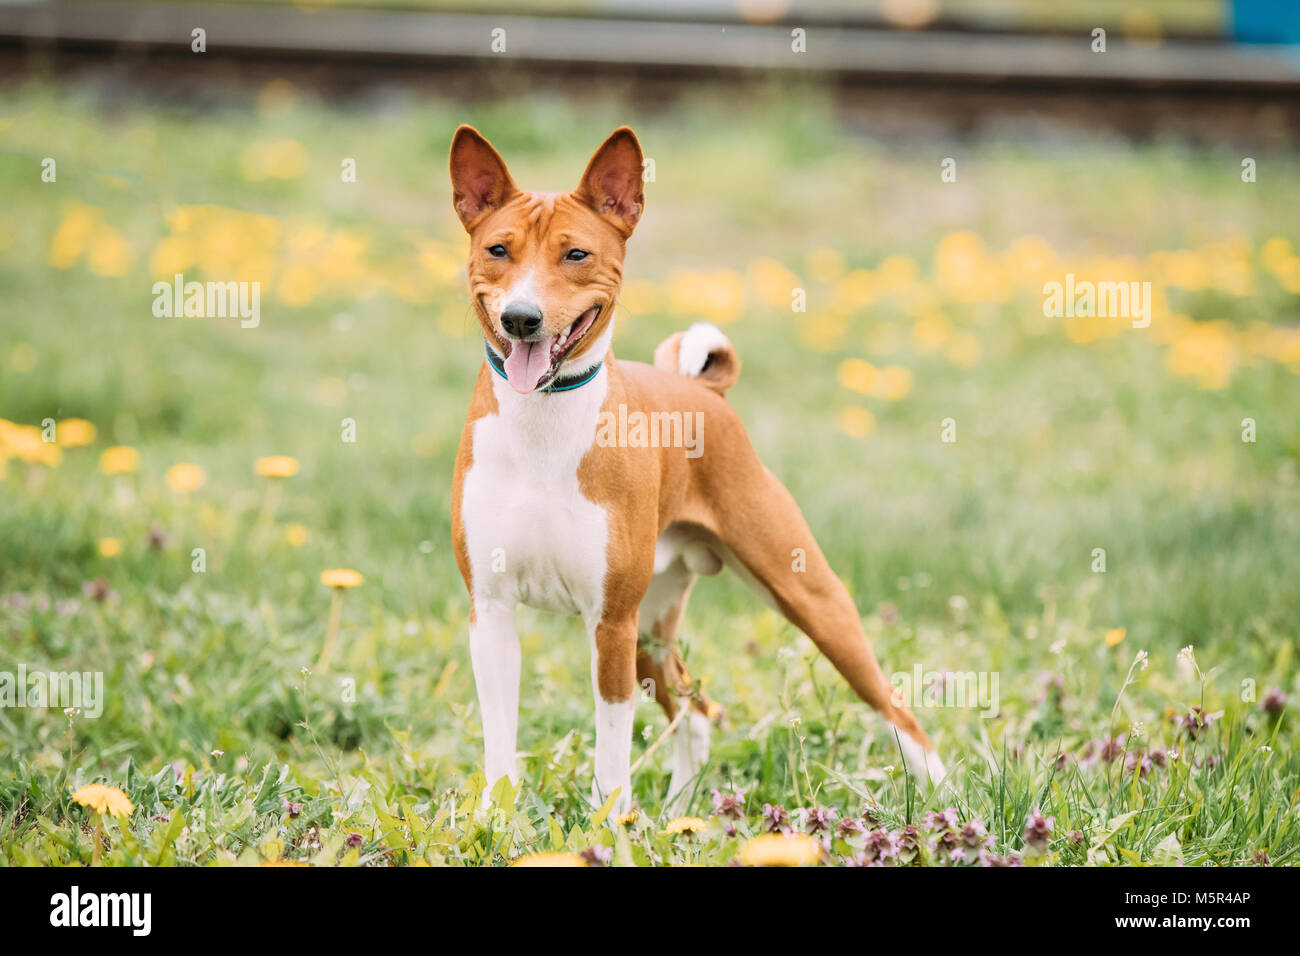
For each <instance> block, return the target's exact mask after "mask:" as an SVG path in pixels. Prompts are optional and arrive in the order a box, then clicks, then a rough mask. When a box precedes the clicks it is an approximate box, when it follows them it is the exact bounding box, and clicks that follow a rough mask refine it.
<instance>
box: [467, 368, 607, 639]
mask: <svg viewBox="0 0 1300 956" xmlns="http://www.w3.org/2000/svg"><path fill="white" fill-rule="evenodd" d="M493 387H494V390H495V393H496V398H497V403H498V413H497V414H495V415H485V416H484V417H482V418H480V419H479V420H478V421H477V422H475V424H474V446H473V464H472V465H471V466H470V469H469V471H468V472H467V473H466V475H465V483H464V492H463V498H462V500H461V517H462V520H463V523H464V527H465V545H466V550H467V552H468V556H469V562H470V569H471V572H472V577H471V580H472V585H473V589H474V598H475V601H476V602H478V601H493V602H501V603H504V604H508V605H514V604H515V603H520V604H527V605H529V606H530V607H536V608H541V609H542V610H548V611H558V612H562V613H567V614H581V615H582V616H583V617H585V618H588V619H589V620H591V621H594V620H596V619H597V618H598V617H599V615H600V612H601V608H602V607H603V604H604V581H605V569H606V559H605V552H606V543H607V540H608V527H609V521H608V516H607V514H606V512H605V509H604V508H602V507H600V506H599V505H596V504H593V503H592V502H591V501H589V500H588V499H587V498H586V497H585V496H584V495H583V494H582V491H581V490H580V488H579V486H578V467H579V465H580V464H581V462H582V458H583V456H584V455H585V454H586V452H587V450H588V449H589V448H590V447H591V445H592V443H593V442H594V441H595V432H596V419H597V414H598V413H599V411H600V406H601V402H602V401H603V400H604V397H605V393H606V390H607V388H608V381H607V377H606V372H605V371H603V370H602V371H601V373H600V374H599V375H597V377H596V378H595V379H594V380H593V381H591V382H590V383H589V384H587V385H584V386H583V387H581V388H578V389H575V390H573V391H572V392H562V393H557V394H551V395H542V394H533V395H522V396H521V395H518V394H516V393H515V392H514V390H513V389H511V388H510V386H509V385H507V384H506V383H505V382H504V381H501V380H499V379H498V380H494V382H493Z"/></svg>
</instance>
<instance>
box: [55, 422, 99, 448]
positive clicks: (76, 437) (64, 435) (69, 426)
mask: <svg viewBox="0 0 1300 956" xmlns="http://www.w3.org/2000/svg"><path fill="white" fill-rule="evenodd" d="M96 434H98V432H96V431H95V426H94V425H92V424H91V423H90V422H88V421H86V420H85V419H84V418H69V419H68V420H67V421H62V422H59V424H58V425H57V426H56V427H55V429H54V435H55V438H56V439H57V440H58V442H59V444H60V445H62V446H63V447H64V448H76V447H78V446H80V445H89V444H90V443H91V442H93V441H94V440H95V435H96Z"/></svg>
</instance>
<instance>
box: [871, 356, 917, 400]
mask: <svg viewBox="0 0 1300 956" xmlns="http://www.w3.org/2000/svg"><path fill="white" fill-rule="evenodd" d="M872 391H873V394H875V395H877V396H879V397H880V398H883V399H885V400H886V401H890V402H901V401H902V400H903V399H905V398H907V396H908V394H909V393H911V391H912V373H911V371H909V370H908V369H905V368H903V367H902V366H901V365H886V366H885V367H884V368H882V369H881V370H880V374H879V375H878V376H876V380H875V382H874V388H873V389H872Z"/></svg>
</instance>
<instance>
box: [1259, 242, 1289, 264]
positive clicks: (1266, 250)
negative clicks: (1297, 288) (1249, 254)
mask: <svg viewBox="0 0 1300 956" xmlns="http://www.w3.org/2000/svg"><path fill="white" fill-rule="evenodd" d="M1290 258H1291V240H1290V239H1287V238H1286V237H1285V236H1274V237H1273V238H1272V239H1270V240H1268V241H1267V242H1266V243H1264V244H1263V245H1262V246H1260V247H1259V261H1260V262H1262V263H1264V268H1265V269H1267V270H1268V271H1269V272H1276V271H1277V270H1278V268H1279V267H1280V266H1281V265H1282V263H1284V262H1286V260H1288V259H1290Z"/></svg>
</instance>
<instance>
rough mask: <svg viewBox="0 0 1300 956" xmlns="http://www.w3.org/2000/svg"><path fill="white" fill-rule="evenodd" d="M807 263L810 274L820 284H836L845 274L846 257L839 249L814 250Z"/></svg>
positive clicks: (809, 254)
mask: <svg viewBox="0 0 1300 956" xmlns="http://www.w3.org/2000/svg"><path fill="white" fill-rule="evenodd" d="M806 262H807V264H808V274H809V275H810V276H812V277H813V278H814V279H816V280H817V281H818V282H834V281H835V280H836V279H838V278H839V277H840V276H842V275H843V274H844V257H843V256H842V255H840V252H839V250H838V249H814V250H813V251H812V252H810V253H808V258H807V260H806Z"/></svg>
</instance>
